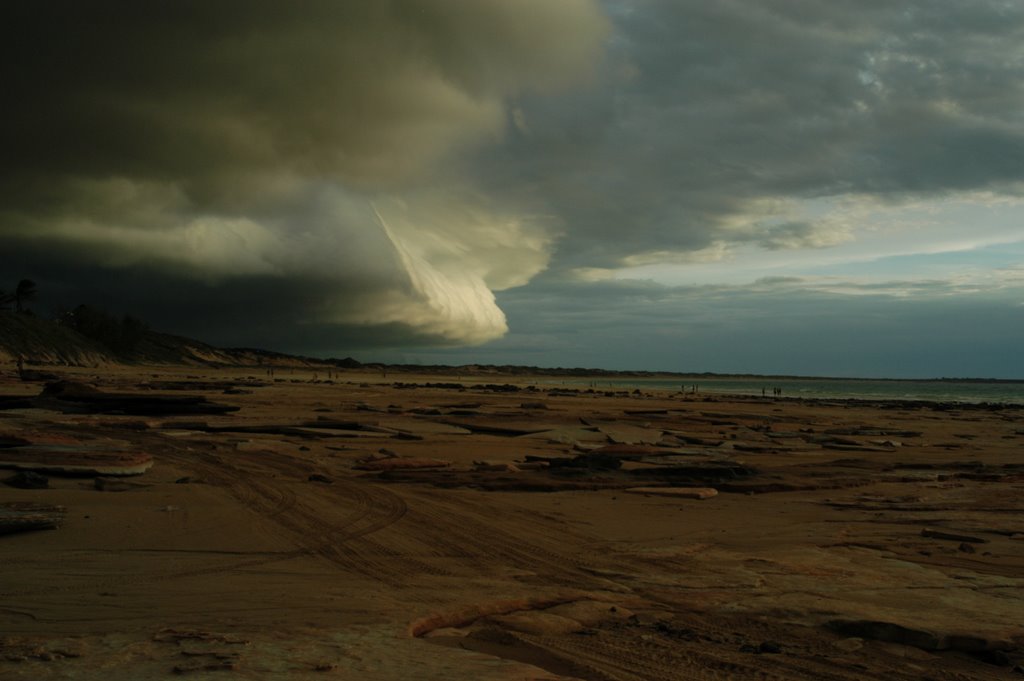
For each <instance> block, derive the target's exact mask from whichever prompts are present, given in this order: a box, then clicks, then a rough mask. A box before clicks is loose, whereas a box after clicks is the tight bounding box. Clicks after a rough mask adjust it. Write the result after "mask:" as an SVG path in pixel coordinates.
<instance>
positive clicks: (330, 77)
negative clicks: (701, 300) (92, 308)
mask: <svg viewBox="0 0 1024 681" xmlns="http://www.w3.org/2000/svg"><path fill="white" fill-rule="evenodd" d="M2 11H3V17H2V25H3V29H2V30H3V40H2V41H0V74H2V75H3V78H4V84H5V104H6V106H5V112H4V113H5V124H4V125H3V126H2V127H0V143H2V145H3V149H4V154H5V156H4V162H3V165H2V167H0V253H2V254H3V256H4V258H3V259H4V260H5V261H6V262H5V269H7V270H8V271H16V272H17V274H16V275H14V276H13V277H12V278H17V277H19V276H32V277H34V278H37V279H40V280H41V281H40V284H41V285H42V286H41V290H42V291H43V292H44V293H45V292H46V291H47V290H49V291H51V292H56V291H61V292H62V294H61V295H62V296H64V295H65V294H66V297H67V298H70V297H71V296H73V295H74V293H75V292H76V291H80V292H82V294H83V296H84V294H85V292H86V291H88V290H90V289H89V287H90V286H93V283H94V282H97V281H104V282H105V281H108V280H110V279H111V278H114V279H118V278H119V280H120V281H121V282H123V284H124V285H123V286H122V289H124V290H127V289H128V288H131V289H132V296H135V297H129V296H128V295H127V293H125V292H122V293H118V294H113V293H110V294H108V295H110V296H112V299H111V304H112V305H115V304H122V306H123V304H125V303H128V302H132V303H133V304H134V302H135V301H136V300H137V301H138V302H139V303H140V304H142V303H144V302H145V300H146V299H147V296H149V299H150V300H151V302H152V309H153V310H154V311H157V312H154V314H157V313H158V314H159V315H160V316H161V317H162V318H164V319H167V320H168V321H170V322H173V323H174V324H175V326H176V328H179V329H188V330H189V331H192V330H193V329H197V328H198V329H202V328H205V329H207V331H208V333H207V334H206V335H208V336H210V337H216V338H217V339H218V340H220V341H225V342H238V343H260V342H268V343H274V344H276V343H277V342H278V341H277V339H278V338H279V337H280V336H281V335H283V334H281V333H279V332H278V330H279V329H284V328H296V329H301V330H302V331H303V333H307V334H308V336H309V337H310V338H313V337H316V338H317V339H318V340H316V342H315V343H313V344H314V345H316V346H318V347H320V346H321V345H322V346H324V347H326V346H327V345H329V344H330V340H329V338H330V334H331V333H332V329H333V330H334V332H336V333H337V334H338V336H337V338H338V346H339V347H344V346H345V344H346V338H348V339H352V338H354V337H355V336H353V335H352V334H353V331H352V330H353V329H363V330H365V329H372V328H379V329H383V330H385V333H386V337H387V338H388V339H389V340H388V341H387V342H388V343H394V344H401V342H402V341H403V338H404V339H405V341H407V342H409V343H419V342H423V341H424V340H425V339H427V338H431V339H434V340H442V341H444V342H456V343H478V342H482V341H486V340H489V339H493V338H496V337H498V336H500V335H501V334H503V333H504V332H505V331H506V328H507V325H506V320H505V316H504V314H503V312H502V310H501V309H499V307H498V305H497V304H496V301H495V294H494V292H495V291H497V292H501V291H504V290H506V289H510V288H512V287H516V286H522V285H524V284H527V283H528V282H530V281H531V280H532V279H533V278H534V277H536V276H537V275H538V274H539V273H541V272H543V271H545V270H546V269H551V270H553V271H554V274H555V275H558V274H559V273H564V272H565V271H568V270H574V269H577V270H584V269H585V268H614V267H622V266H631V265H651V264H657V263H661V262H668V263H686V262H692V261H697V260H701V259H713V258H715V257H720V256H722V255H723V254H727V252H728V249H729V248H732V247H735V246H737V245H747V246H748V247H752V248H763V249H768V250H776V251H778V250H788V249H804V248H827V247H830V246H834V245H836V244H839V243H843V242H844V241H847V240H850V239H853V238H855V235H854V234H852V233H851V231H850V226H849V224H846V223H841V222H837V221H829V220H827V219H822V216H821V215H820V213H819V214H815V213H814V211H813V210H812V211H810V212H808V211H807V210H805V209H804V206H805V203H806V202H807V201H808V200H817V201H821V200H827V199H838V198H845V199H849V200H852V201H861V200H863V201H865V202H880V203H885V202H900V201H903V200H907V199H914V200H922V199H924V200H927V199H928V198H933V197H941V196H948V195H952V194H956V193H958V192H976V191H981V190H984V191H988V192H993V193H995V194H999V193H1006V194H1009V193H1015V192H1018V193H1019V191H1020V190H1021V187H1022V186H1024V119H1022V117H1021V111H1024V78H1021V74H1022V73H1024V47H1022V45H1024V5H1021V4H1020V3H1012V2H999V1H996V0H978V1H976V2H969V3H966V2H960V1H956V2H954V1H953V0H927V1H926V0H914V1H910V2H900V3H893V2H883V1H880V0H879V1H875V0H862V1H860V2H850V3H839V2H832V1H830V0H829V1H826V0H798V1H793V0H724V1H722V2H706V1H703V0H633V1H631V2H620V1H615V0H606V1H605V2H604V4H603V6H601V7H599V6H598V5H596V4H595V2H592V1H591V0H558V2H551V1H550V0H448V1H441V2H439V1H433V0H363V1H357V2H333V1H332V2H327V1H325V0H320V1H318V2H311V3H301V4H295V3H280V2H269V1H266V2H263V1H261V2H241V1H240V0H237V1H231V2H217V3H202V2H194V1H190V2H176V3H166V4H157V5H153V4H151V3H129V2H123V1H122V2H89V3H84V2H70V1H68V2H56V1H55V2H37V3H17V4H14V5H11V6H8V7H5V8H4V9H3V10H2ZM29 256H31V257H29ZM19 267H20V269H18V268H19ZM40 272H42V273H43V274H39V273H40ZM44 275H45V276H44ZM557 280H558V277H557V276H553V277H551V278H541V279H538V280H536V282H535V283H533V284H530V285H529V286H528V287H526V288H524V289H522V290H521V291H519V292H518V293H517V294H516V295H523V296H527V297H531V296H536V297H537V300H538V301H542V302H545V303H547V302H551V303H552V305H554V303H553V302H552V301H556V300H561V306H562V311H563V314H562V315H561V316H560V317H559V319H560V320H561V323H562V324H563V326H564V325H565V324H569V323H573V324H579V325H581V327H580V328H582V326H583V325H586V324H588V323H589V322H587V321H586V320H585V319H584V313H585V312H586V309H585V308H582V307H580V306H579V305H578V301H577V297H578V296H579V295H580V294H579V289H572V291H573V293H571V295H570V294H569V293H567V291H566V290H564V289H558V290H555V289H550V287H551V286H553V284H552V282H553V281H557ZM592 286H593V287H594V288H591V289H587V290H592V291H597V290H604V292H605V294H606V295H607V296H608V297H609V301H611V300H613V299H614V297H615V296H621V295H623V292H624V290H625V289H623V288H622V287H621V286H619V287H615V288H609V289H601V288H600V286H599V285H598V284H593V283H592ZM147 291H151V292H153V293H152V295H151V296H150V294H147V293H146V292H147ZM175 291H177V292H180V293H181V295H182V300H178V301H177V302H175V299H174V292H175ZM705 293H707V292H705ZM54 295H55V296H56V293H54ZM559 295H570V297H569V298H559V297H558V296H559ZM630 295H632V294H630ZM636 295H640V293H638V292H637V293H636ZM196 298H204V299H205V300H204V302H203V303H202V304H189V303H190V302H194V301H195V299H196ZM500 300H503V301H512V300H517V298H515V297H509V296H508V295H504V294H503V295H501V296H500ZM60 302H62V303H63V302H67V301H65V300H64V298H61V301H60ZM609 304H611V303H610V302H609ZM541 307H542V306H538V310H539V309H541ZM250 309H258V310H259V311H260V313H261V316H262V317H263V318H264V319H267V320H269V321H268V323H267V324H265V325H264V326H263V327H261V328H263V329H264V332H261V333H262V335H260V333H257V331H258V329H257V331H253V332H252V334H255V335H246V334H247V333H249V332H248V331H245V329H248V328H250V327H246V326H245V324H246V323H247V322H246V320H247V319H251V316H249V315H247V314H243V313H239V312H238V311H239V310H250ZM638 309H646V308H644V307H643V306H639V308H638ZM135 312H136V314H141V315H143V316H145V315H146V312H145V311H144V310H142V311H138V310H136V311H135ZM590 313H591V314H593V315H596V317H595V318H594V324H595V328H598V327H600V326H601V323H600V322H601V319H600V309H599V308H595V309H593V310H590ZM155 321H157V322H159V320H155ZM232 328H234V329H236V330H237V336H235V337H232V336H231V333H230V330H231V329H232ZM252 328H254V329H255V328H256V327H252ZM403 330H404V331H403ZM399 331H402V333H399ZM274 333H276V334H277V335H274ZM403 334H404V335H403ZM358 335H359V337H360V338H362V339H364V340H360V341H358V342H359V343H363V342H364V341H365V342H370V341H371V340H382V337H380V336H378V335H375V332H373V331H361V332H360V333H359V334H358ZM257 336H258V337H257ZM263 339H266V341H264V340H263ZM319 339H323V342H322V343H321V341H320V340H319ZM353 342H355V341H353ZM287 345H288V347H299V345H298V344H297V343H294V344H293V343H291V342H288V343H287Z"/></svg>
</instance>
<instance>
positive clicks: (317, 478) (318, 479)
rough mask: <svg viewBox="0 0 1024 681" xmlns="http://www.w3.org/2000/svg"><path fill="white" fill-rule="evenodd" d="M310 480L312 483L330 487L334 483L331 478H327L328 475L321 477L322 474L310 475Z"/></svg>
mask: <svg viewBox="0 0 1024 681" xmlns="http://www.w3.org/2000/svg"><path fill="white" fill-rule="evenodd" d="M308 480H309V481H310V482H323V483H326V484H328V485H330V484H331V483H333V482H334V480H332V479H331V478H329V477H327V476H326V475H321V474H320V473H310V475H309V478H308Z"/></svg>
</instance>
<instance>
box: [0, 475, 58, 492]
mask: <svg viewBox="0 0 1024 681" xmlns="http://www.w3.org/2000/svg"><path fill="white" fill-rule="evenodd" d="M4 484H5V485H9V486H11V487H17V488H18V489H47V488H49V486H50V479H49V478H48V477H46V476H45V475H40V474H39V473H33V472H32V471H19V472H17V473H15V474H14V475H12V476H11V477H9V478H7V479H6V480H4Z"/></svg>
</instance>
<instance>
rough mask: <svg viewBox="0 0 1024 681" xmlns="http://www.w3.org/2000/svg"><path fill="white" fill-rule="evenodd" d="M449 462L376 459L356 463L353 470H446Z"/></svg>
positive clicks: (415, 459)
mask: <svg viewBox="0 0 1024 681" xmlns="http://www.w3.org/2000/svg"><path fill="white" fill-rule="evenodd" d="M450 465H451V462H450V461H442V460H441V459H425V458H418V457H408V458H402V457H395V458H393V459H378V460H376V461H365V462H363V463H358V464H356V465H355V466H353V468H355V469H357V470H361V471H397V470H410V469H416V468H447V467H448V466H450Z"/></svg>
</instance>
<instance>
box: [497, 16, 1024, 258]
mask: <svg viewBox="0 0 1024 681" xmlns="http://www.w3.org/2000/svg"><path fill="white" fill-rule="evenodd" d="M606 6H607V7H608V9H609V12H610V14H611V17H612V20H613V22H614V26H615V34H614V39H613V41H612V43H611V47H610V53H609V56H608V59H607V68H606V71H605V81H604V84H603V85H604V87H603V88H602V89H601V90H600V91H595V92H589V93H587V94H586V95H585V96H581V97H577V98H575V99H573V100H572V101H569V100H567V99H562V100H549V99H535V98H524V99H523V100H522V101H521V103H520V107H521V111H520V112H519V115H518V118H517V122H518V123H519V135H518V136H517V137H515V138H514V139H511V140H510V141H509V142H508V143H507V144H506V145H505V146H504V147H503V149H502V150H501V151H502V152H503V153H504V156H503V157H502V159H501V160H502V161H503V162H504V165H499V166H496V167H498V170H497V171H496V172H495V175H494V183H495V186H504V185H507V184H509V183H510V182H511V180H512V178H513V177H514V176H516V175H519V174H522V175H525V176H526V177H529V178H530V181H529V182H528V183H524V184H523V185H521V187H522V189H523V192H524V193H526V194H530V195H532V196H535V197H538V200H540V201H547V202H548V203H549V204H550V205H553V206H557V207H559V208H561V209H562V213H561V214H562V217H563V219H564V220H565V223H566V229H565V231H566V234H567V238H566V239H565V240H564V241H563V242H562V243H561V245H560V246H559V251H558V255H557V258H556V261H555V264H556V266H557V265H559V264H561V265H564V266H595V265H604V266H614V265H616V264H622V263H623V262H624V258H626V257H629V256H637V255H642V254H643V253H645V252H660V253H662V254H663V255H664V257H665V259H667V260H670V259H671V258H669V257H668V255H667V254H668V253H670V252H671V251H689V250H693V249H699V248H703V247H706V246H707V245H709V244H710V243H712V242H714V241H716V240H724V241H728V242H733V243H742V242H752V243H757V244H760V245H762V246H765V247H767V248H773V249H774V248H798V247H815V246H817V247H821V246H828V245H832V244H834V243H836V242H837V236H838V237H839V239H838V240H839V241H841V240H842V235H836V234H830V233H828V232H829V231H830V229H831V228H830V227H828V226H827V225H823V224H822V225H819V224H816V223H815V222H813V221H810V220H806V219H803V220H801V219H800V218H799V216H794V215H792V214H791V213H792V211H793V210H794V208H795V204H794V203H793V202H794V201H797V202H798V201H801V200H804V199H812V198H820V197H836V196H843V195H854V196H870V197H874V198H875V199H882V200H886V201H894V200H901V199H904V198H908V197H911V196H914V197H922V196H936V195H943V194H947V193H951V192H957V191H972V190H979V189H986V190H994V191H1018V190H1019V188H1020V184H1019V183H1020V182H1021V181H1022V179H1024V119H1022V118H1021V114H1020V112H1021V111H1022V110H1024V78H1022V74H1024V5H1021V4H1020V3H1007V2H997V1H990V2H989V1H982V2H971V3H962V2H953V1H948V2H942V1H931V0H929V1H927V2H925V1H920V2H900V3H892V2H868V1H865V2H856V3H836V2H830V1H812V0H807V1H803V2H792V1H789V0H787V1H776V2H762V1H761V0H730V1H728V2H702V1H700V0H648V1H638V2H613V1H612V0H609V1H608V2H607V3H606ZM517 164H518V165H517ZM800 223H802V224H800ZM816 232H823V233H816Z"/></svg>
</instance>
